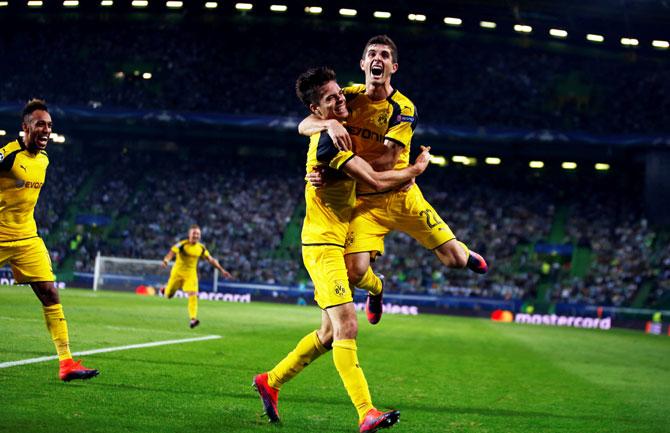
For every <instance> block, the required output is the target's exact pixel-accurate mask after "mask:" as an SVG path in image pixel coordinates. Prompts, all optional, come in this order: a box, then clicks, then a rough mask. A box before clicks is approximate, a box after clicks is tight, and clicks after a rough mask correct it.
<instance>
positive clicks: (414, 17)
mask: <svg viewBox="0 0 670 433" xmlns="http://www.w3.org/2000/svg"><path fill="white" fill-rule="evenodd" d="M407 19H408V20H410V21H419V22H424V21H426V16H425V15H423V14H409V15H407Z"/></svg>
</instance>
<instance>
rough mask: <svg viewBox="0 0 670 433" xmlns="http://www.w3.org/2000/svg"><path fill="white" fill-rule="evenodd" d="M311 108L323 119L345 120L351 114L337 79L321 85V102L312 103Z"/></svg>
mask: <svg viewBox="0 0 670 433" xmlns="http://www.w3.org/2000/svg"><path fill="white" fill-rule="evenodd" d="M309 109H310V110H311V111H312V113H314V114H316V115H317V116H319V117H320V118H321V119H338V120H344V119H346V118H347V116H348V115H349V110H347V100H346V99H345V97H344V93H343V92H342V89H341V88H340V86H339V85H338V84H337V82H336V81H328V82H327V83H326V84H324V85H322V86H321V87H319V104H318V105H316V104H310V106H309Z"/></svg>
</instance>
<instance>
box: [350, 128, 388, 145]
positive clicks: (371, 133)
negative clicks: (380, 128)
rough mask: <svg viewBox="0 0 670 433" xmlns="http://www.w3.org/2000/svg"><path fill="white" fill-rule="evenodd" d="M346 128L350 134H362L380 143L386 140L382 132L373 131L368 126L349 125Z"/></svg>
mask: <svg viewBox="0 0 670 433" xmlns="http://www.w3.org/2000/svg"><path fill="white" fill-rule="evenodd" d="M346 128H347V131H348V132H349V134H350V135H356V136H360V137H361V138H363V139H365V140H374V141H378V142H380V143H383V142H384V136H383V135H382V134H379V133H377V132H374V131H371V130H369V129H367V128H358V127H356V126H347V127H346Z"/></svg>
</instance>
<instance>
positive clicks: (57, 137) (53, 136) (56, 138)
mask: <svg viewBox="0 0 670 433" xmlns="http://www.w3.org/2000/svg"><path fill="white" fill-rule="evenodd" d="M50 138H51V141H53V142H54V143H65V136H64V135H60V134H56V133H55V132H52V133H51V136H50Z"/></svg>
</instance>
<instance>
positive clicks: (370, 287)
mask: <svg viewBox="0 0 670 433" xmlns="http://www.w3.org/2000/svg"><path fill="white" fill-rule="evenodd" d="M386 201H387V198H386V197H385V196H373V197H361V198H359V200H358V202H357V204H356V210H355V212H354V216H353V217H352V220H351V222H350V224H349V233H348V234H347V243H346V245H345V256H344V260H345V263H346V266H347V276H348V278H349V284H350V285H351V286H352V287H358V288H359V289H363V290H365V291H367V292H368V297H367V300H366V303H365V311H366V314H367V318H368V322H370V323H372V324H373V325H374V324H376V323H379V321H380V320H381V317H382V311H383V290H384V285H383V281H382V279H381V278H380V276H379V275H375V273H374V271H373V270H372V267H371V266H370V262H371V259H372V257H374V256H376V255H378V254H382V253H383V252H384V237H385V236H386V235H387V234H388V232H389V231H390V228H389V226H388V224H387V221H386V216H385V213H386V212H385V209H386Z"/></svg>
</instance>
